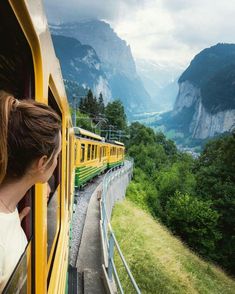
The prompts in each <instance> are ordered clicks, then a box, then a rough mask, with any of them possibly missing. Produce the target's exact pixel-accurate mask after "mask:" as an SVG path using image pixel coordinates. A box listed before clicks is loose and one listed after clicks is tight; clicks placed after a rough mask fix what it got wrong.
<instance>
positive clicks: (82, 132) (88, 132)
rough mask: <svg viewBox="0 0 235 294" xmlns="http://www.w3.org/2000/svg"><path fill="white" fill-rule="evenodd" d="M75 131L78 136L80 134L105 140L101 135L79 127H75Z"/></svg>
mask: <svg viewBox="0 0 235 294" xmlns="http://www.w3.org/2000/svg"><path fill="white" fill-rule="evenodd" d="M74 133H75V135H76V136H79V137H86V138H91V139H95V140H98V141H103V138H102V137H101V136H99V135H97V134H95V133H92V132H90V131H87V130H84V129H82V128H79V127H74Z"/></svg>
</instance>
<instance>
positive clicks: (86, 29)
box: [50, 20, 152, 115]
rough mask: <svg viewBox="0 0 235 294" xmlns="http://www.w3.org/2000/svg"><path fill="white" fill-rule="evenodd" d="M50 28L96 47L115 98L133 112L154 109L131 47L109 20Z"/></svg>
mask: <svg viewBox="0 0 235 294" xmlns="http://www.w3.org/2000/svg"><path fill="white" fill-rule="evenodd" d="M50 30H51V32H52V33H53V34H54V35H63V36H67V37H72V38H75V39H77V40H79V41H80V42H81V43H82V44H87V45H89V46H92V48H94V50H95V52H96V53H97V56H98V58H99V60H100V68H99V69H100V70H102V71H103V73H104V74H105V77H106V78H107V82H108V85H107V86H109V87H110V91H111V96H112V98H113V99H116V98H119V99H120V100H121V101H122V102H123V104H124V106H125V108H126V111H127V113H128V114H129V115H131V114H132V113H135V112H142V111H146V110H150V109H152V102H151V98H150V95H149V94H148V92H147V91H146V90H145V88H144V85H143V83H142V81H141V79H140V78H139V76H138V75H137V72H136V67H135V62H134V59H133V57H132V53H131V48H130V46H129V45H127V44H126V42H125V41H124V40H122V39H120V38H119V37H118V35H117V34H116V33H115V32H114V31H113V29H112V28H111V27H110V25H109V24H108V23H106V22H104V21H100V20H87V21H82V22H74V23H64V24H60V25H50ZM103 95H104V96H105V93H103Z"/></svg>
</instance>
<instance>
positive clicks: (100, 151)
mask: <svg viewBox="0 0 235 294" xmlns="http://www.w3.org/2000/svg"><path fill="white" fill-rule="evenodd" d="M98 148H99V149H98V150H99V161H101V159H102V152H103V147H101V146H99V147H98Z"/></svg>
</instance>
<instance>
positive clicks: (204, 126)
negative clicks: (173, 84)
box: [164, 44, 235, 139]
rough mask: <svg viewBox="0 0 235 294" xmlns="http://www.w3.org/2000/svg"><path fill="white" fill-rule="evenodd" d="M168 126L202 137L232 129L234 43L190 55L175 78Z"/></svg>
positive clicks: (234, 117) (234, 110) (234, 124)
mask: <svg viewBox="0 0 235 294" xmlns="http://www.w3.org/2000/svg"><path fill="white" fill-rule="evenodd" d="M164 123H165V125H166V126H167V128H168V129H175V130H176V131H181V132H183V133H184V134H185V135H186V136H188V135H189V136H191V137H192V138H194V139H206V138H209V137H213V136H215V135H217V134H221V133H224V132H232V131H233V130H234V129H235V45H234V44H217V45H215V46H212V47H210V48H207V49H204V50H203V51H202V52H200V53H199V54H198V55H196V56H195V57H194V59H193V60H192V62H191V63H190V65H189V67H188V68H187V69H186V70H185V71H184V73H183V74H182V75H181V77H180V78H179V92H178V95H177V98H176V102H175V105H174V109H173V111H172V112H171V113H169V114H168V116H167V119H165V122H164Z"/></svg>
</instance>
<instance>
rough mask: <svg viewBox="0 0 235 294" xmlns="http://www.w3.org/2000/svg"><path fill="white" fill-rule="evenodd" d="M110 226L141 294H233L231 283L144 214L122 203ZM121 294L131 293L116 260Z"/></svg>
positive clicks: (119, 204)
mask: <svg viewBox="0 0 235 294" xmlns="http://www.w3.org/2000/svg"><path fill="white" fill-rule="evenodd" d="M112 226H113V229H114V231H115V234H116V237H117V240H118V241H119V244H120V247H121V249H122V251H123V253H124V256H125V258H126V260H127V262H128V264H129V266H130V268H131V271H132V273H133V275H134V277H135V279H136V282H137V284H138V285H139V287H140V288H141V291H142V293H164V294H167V293H180V294H183V293H187V294H188V293H190V294H191V293H203V294H206V293H210V294H211V293H220V294H222V293H235V282H234V281H233V280H232V279H231V278H229V277H228V276H226V275H225V274H224V273H223V272H222V271H221V270H220V269H218V268H217V267H215V266H214V265H212V264H210V263H208V262H205V261H203V260H202V259H200V258H199V257H198V256H196V255H195V254H194V253H192V252H191V251H190V250H189V249H188V248H187V247H186V246H185V245H184V244H183V243H182V242H181V241H180V240H178V239H177V238H175V237H174V236H173V235H172V234H171V233H170V232H169V231H168V230H167V229H166V228H165V227H164V226H162V225H161V224H159V223H158V222H156V220H154V219H153V218H152V217H151V216H150V215H149V214H148V213H146V212H144V211H143V210H141V209H140V208H138V207H136V206H135V205H134V204H133V203H132V202H130V201H128V200H125V201H123V202H122V203H118V204H116V206H115V208H114V212H113V218H112ZM116 262H117V264H118V270H119V271H120V273H121V274H120V277H121V281H122V282H124V285H125V287H124V289H125V293H128V294H129V293H135V292H134V291H133V290H131V286H130V285H129V284H128V282H127V281H126V279H125V275H124V274H123V270H122V266H121V263H120V260H119V258H117V257H116Z"/></svg>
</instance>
